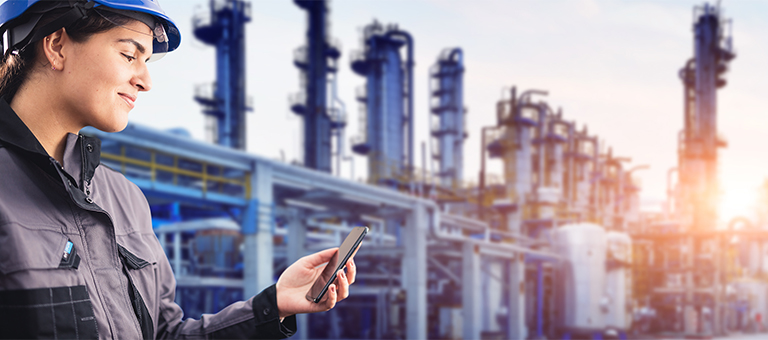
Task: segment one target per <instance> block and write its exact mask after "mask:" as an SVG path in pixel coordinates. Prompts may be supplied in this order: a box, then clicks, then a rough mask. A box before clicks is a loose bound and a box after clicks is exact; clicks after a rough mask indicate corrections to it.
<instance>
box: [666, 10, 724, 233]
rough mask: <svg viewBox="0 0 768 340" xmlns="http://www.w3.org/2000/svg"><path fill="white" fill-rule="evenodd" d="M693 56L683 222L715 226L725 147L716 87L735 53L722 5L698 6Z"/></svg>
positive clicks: (683, 160) (683, 145)
mask: <svg viewBox="0 0 768 340" xmlns="http://www.w3.org/2000/svg"><path fill="white" fill-rule="evenodd" d="M695 14H696V17H697V19H696V22H695V23H694V27H693V31H694V35H695V36H694V57H693V58H692V59H690V60H689V61H688V62H687V63H686V65H685V67H684V68H683V69H682V70H680V78H681V80H682V81H683V86H684V100H685V127H684V130H683V132H682V133H681V135H680V141H679V143H680V148H679V153H680V154H679V178H680V189H679V190H680V191H679V193H680V195H681V196H682V197H680V199H678V205H679V206H678V209H679V210H678V211H679V212H680V213H681V214H682V215H683V216H684V218H686V221H684V224H688V225H691V226H692V227H693V228H696V229H698V230H713V229H714V228H715V224H716V222H717V201H718V190H719V189H718V185H717V149H718V148H719V147H724V146H726V143H725V141H724V140H722V139H720V138H719V136H718V134H717V89H719V88H722V87H724V86H725V84H726V81H725V79H723V78H722V76H723V75H724V73H725V72H726V71H727V70H728V63H729V62H730V61H731V60H732V59H733V58H734V57H735V56H736V55H735V54H734V52H733V49H732V46H731V36H730V34H728V33H727V32H726V29H727V28H728V27H729V26H730V25H729V24H730V22H729V21H725V20H723V19H722V18H721V17H720V10H719V8H716V7H712V6H710V5H708V4H705V5H704V6H703V7H697V8H696V9H695Z"/></svg>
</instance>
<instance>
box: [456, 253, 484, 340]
mask: <svg viewBox="0 0 768 340" xmlns="http://www.w3.org/2000/svg"><path fill="white" fill-rule="evenodd" d="M462 257H463V259H462V264H461V275H462V276H461V305H462V313H463V319H462V322H461V327H462V334H463V336H464V339H480V332H481V331H482V327H481V326H482V324H483V320H482V317H481V313H482V310H481V306H482V291H483V290H482V288H481V282H480V276H481V273H480V265H481V264H480V249H479V247H478V246H477V245H475V244H472V243H470V242H465V243H464V246H463V248H462Z"/></svg>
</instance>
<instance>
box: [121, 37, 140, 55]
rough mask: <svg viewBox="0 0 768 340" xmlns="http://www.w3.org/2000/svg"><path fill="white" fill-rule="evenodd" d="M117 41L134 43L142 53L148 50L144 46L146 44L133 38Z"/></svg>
mask: <svg viewBox="0 0 768 340" xmlns="http://www.w3.org/2000/svg"><path fill="white" fill-rule="evenodd" d="M117 42H121V43H129V44H133V45H134V46H136V49H137V50H139V52H140V53H144V51H146V50H147V49H145V48H144V45H142V44H141V43H139V42H138V41H136V40H133V39H119V40H118V41H117Z"/></svg>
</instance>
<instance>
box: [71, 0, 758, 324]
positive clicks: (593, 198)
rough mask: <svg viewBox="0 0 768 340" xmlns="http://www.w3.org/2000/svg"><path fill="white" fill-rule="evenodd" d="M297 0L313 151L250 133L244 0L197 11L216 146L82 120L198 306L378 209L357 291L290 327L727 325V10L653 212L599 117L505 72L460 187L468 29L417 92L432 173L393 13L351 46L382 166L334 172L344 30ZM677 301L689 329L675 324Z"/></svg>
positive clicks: (249, 286) (371, 143) (213, 307)
mask: <svg viewBox="0 0 768 340" xmlns="http://www.w3.org/2000/svg"><path fill="white" fill-rule="evenodd" d="M295 4H296V5H297V6H298V8H300V9H302V10H305V11H306V13H307V27H308V28H307V35H306V37H307V43H306V45H305V46H303V47H300V48H299V49H297V50H296V51H295V59H294V61H293V62H294V64H295V65H296V67H297V68H298V69H299V70H300V75H301V86H302V89H301V91H300V92H299V93H298V94H294V95H292V96H290V103H289V105H290V109H291V110H292V111H293V112H295V113H296V114H298V115H300V116H301V117H302V118H303V124H304V125H303V126H304V134H303V138H304V140H303V145H304V161H303V167H302V166H296V165H290V164H285V163H283V162H279V161H275V160H270V159H266V158H264V157H260V156H258V155H254V154H251V153H247V152H245V151H244V150H243V149H244V145H245V136H246V131H245V112H246V111H248V110H249V108H250V106H251V105H250V103H249V100H248V99H247V97H246V95H245V93H246V91H245V81H244V78H243V77H244V76H243V74H244V72H242V70H243V68H244V60H245V36H244V33H243V32H244V25H245V24H246V23H247V22H248V21H249V20H250V17H251V16H250V6H249V3H248V2H245V1H243V0H211V1H210V3H209V5H210V13H208V14H205V15H203V16H198V17H196V19H195V21H194V23H195V35H196V37H197V38H198V39H200V40H202V41H203V42H205V43H207V44H210V45H213V46H215V47H216V51H217V53H216V56H217V59H216V60H217V62H216V67H217V73H216V74H217V79H216V82H215V83H214V86H212V87H211V86H205V87H200V88H199V90H198V92H196V93H195V99H196V100H197V101H198V102H200V103H201V104H203V106H204V110H203V112H204V113H205V114H206V115H209V116H210V117H213V119H212V123H211V124H212V125H211V127H212V130H211V131H212V137H213V138H212V141H213V142H214V144H211V143H206V142H202V141H197V140H193V139H191V138H189V137H188V136H185V135H183V134H178V133H173V132H167V131H159V130H155V129H152V128H149V127H143V126H139V125H136V124H129V126H128V128H127V129H126V130H125V131H123V132H121V133H117V134H107V133H103V132H99V131H97V130H94V129H86V130H84V131H83V133H85V134H89V135H96V136H98V137H100V138H101V139H102V140H103V146H102V159H103V160H104V163H105V164H106V165H108V166H110V167H112V168H114V169H117V170H119V171H121V172H122V173H123V174H125V175H126V177H128V178H129V179H130V180H132V181H133V182H134V183H136V184H137V185H138V186H139V187H140V188H141V189H142V191H143V192H144V193H145V195H146V196H147V198H148V200H149V203H150V206H151V209H152V214H153V225H154V226H155V231H156V234H157V235H158V237H159V239H160V243H161V244H162V245H163V247H164V249H165V250H166V253H167V255H168V257H169V260H170V262H171V264H172V267H173V269H174V273H175V275H176V279H177V285H178V286H177V295H176V301H177V302H178V303H179V304H180V305H181V306H182V308H183V309H184V311H185V313H186V316H187V317H199V316H200V315H201V314H202V313H211V312H216V311H218V310H220V309H222V308H223V307H225V306H226V305H228V304H229V303H232V302H234V301H238V300H241V299H243V298H247V297H248V296H251V295H254V294H255V293H258V292H259V291H260V290H261V289H263V288H264V287H267V286H269V285H270V284H272V283H274V282H275V280H276V278H277V277H278V276H279V274H280V273H281V272H282V270H284V269H285V268H286V267H287V266H288V265H289V264H291V263H293V262H294V261H296V260H297V259H298V258H300V257H302V256H304V255H306V254H308V253H310V252H315V251H318V250H321V249H325V248H329V247H335V246H338V245H339V244H340V242H341V240H342V239H343V237H344V236H345V235H346V233H348V232H349V231H350V230H351V228H352V227H354V226H357V225H366V226H369V227H370V228H371V233H370V234H369V235H368V237H367V238H366V240H365V242H364V244H363V247H362V248H361V250H360V252H359V253H358V254H357V255H356V258H355V261H356V263H357V264H358V268H364V269H361V270H360V271H359V272H358V274H357V282H356V283H355V287H354V294H352V295H351V296H350V297H349V298H348V299H347V300H345V301H344V303H341V304H339V305H337V306H336V308H334V309H333V310H332V311H330V312H327V313H320V314H312V315H300V316H299V317H298V323H299V325H298V328H299V332H298V334H296V335H295V336H294V337H295V338H298V339H307V338H315V339H317V338H327V339H338V338H371V339H399V338H404V339H427V338H449V339H458V338H464V339H481V338H493V339H496V338H499V339H500V338H507V339H524V338H537V339H539V338H574V337H577V338H584V337H594V338H602V337H603V334H606V332H609V333H610V332H613V333H614V334H617V335H618V336H620V337H622V336H626V334H627V333H628V332H630V331H631V330H633V329H635V330H636V329H637V326H638V324H635V325H634V328H633V320H640V319H637V318H636V312H637V311H638V310H639V308H640V307H643V308H648V309H653V310H654V311H655V313H657V315H658V316H659V318H658V319H657V321H655V323H652V325H651V326H649V327H645V328H643V329H642V331H643V332H652V331H658V332H662V331H668V332H687V333H690V334H694V333H707V332H710V333H712V332H719V331H723V330H724V328H723V327H724V326H723V325H725V322H724V321H723V320H724V318H726V317H727V316H728V315H729V314H728V313H729V312H728V308H730V307H729V305H728V301H729V300H728V297H727V296H726V295H725V294H724V287H725V284H726V283H727V282H730V281H729V280H731V276H729V275H730V272H728V261H727V260H720V258H719V257H716V256H709V257H707V256H706V254H710V255H711V254H715V253H717V252H718V251H724V248H722V247H727V245H724V244H723V243H722V240H723V238H722V237H721V236H722V235H721V234H719V233H718V232H716V231H715V230H714V225H713V224H712V223H711V221H713V218H714V217H715V216H716V215H714V214H715V212H716V210H715V208H714V203H713V202H714V201H713V197H715V194H714V193H715V192H716V191H717V187H716V180H715V173H716V160H717V151H716V150H717V148H718V147H720V146H722V145H723V144H724V143H723V141H722V139H720V138H719V137H718V135H717V129H716V120H715V117H716V114H715V112H716V109H715V103H716V101H715V98H716V90H717V89H718V88H720V87H722V86H724V85H725V82H724V80H722V79H723V78H722V74H723V72H725V70H727V64H728V62H729V61H730V60H731V59H733V58H734V53H733V49H732V47H731V46H730V37H729V36H727V35H725V28H724V27H723V25H724V20H723V19H722V18H721V17H720V12H719V9H717V8H713V7H710V6H704V7H701V8H699V9H697V12H696V18H697V19H696V23H695V26H694V27H695V33H696V36H695V41H696V49H695V51H696V55H695V57H694V59H692V60H691V61H689V62H688V63H687V64H686V66H685V68H684V69H683V70H682V71H681V73H680V76H681V78H682V80H683V84H684V89H685V90H684V93H685V96H684V99H685V103H686V111H685V129H684V130H683V132H681V134H680V146H679V150H680V164H679V166H678V169H679V170H678V172H679V178H680V180H679V182H678V185H677V187H676V189H674V190H671V191H672V193H673V197H674V203H675V204H674V209H670V211H669V213H668V214H667V215H666V216H662V217H661V218H657V219H655V220H652V219H649V218H647V217H643V216H641V214H640V212H639V196H638V195H639V191H640V188H639V186H638V184H637V181H636V180H635V178H634V177H633V176H632V175H633V171H635V170H638V169H641V168H642V166H640V167H630V166H629V165H628V163H629V162H630V159H629V158H625V157H618V156H617V155H615V154H614V153H613V151H612V149H611V148H610V147H608V145H606V144H605V143H604V141H603V139H601V138H599V136H598V135H597V134H596V133H599V131H589V130H588V129H587V127H586V124H585V123H587V122H576V121H574V120H572V119H569V118H568V116H567V115H566V114H565V113H564V112H563V110H561V109H556V110H555V109H553V106H554V105H551V104H550V103H549V102H548V100H547V98H549V97H547V96H548V93H547V92H546V91H543V90H525V91H518V89H517V87H516V86H512V87H511V88H509V90H508V91H507V92H505V94H504V96H503V97H502V98H501V99H500V100H499V101H498V103H497V111H496V112H495V114H496V124H495V125H493V126H488V127H485V128H483V129H482V130H481V131H478V132H477V133H479V135H480V136H481V137H482V141H483V142H482V145H481V147H482V158H481V163H482V164H483V170H482V171H481V173H480V176H479V178H478V182H477V184H474V185H466V184H465V183H466V182H465V179H466V174H465V173H464V171H463V164H464V162H465V157H464V153H463V147H464V140H465V138H466V137H467V135H468V134H469V133H470V131H468V130H467V123H466V120H467V117H468V115H467V113H468V110H467V108H466V107H465V105H464V99H463V93H464V82H463V75H464V72H465V64H464V52H463V51H462V49H461V48H449V49H445V50H444V52H443V53H441V54H440V55H439V56H438V57H437V61H436V63H435V64H434V66H433V67H432V68H431V69H430V73H429V77H430V79H429V80H430V91H429V93H425V94H423V95H425V96H429V99H430V101H429V102H430V106H429V108H428V111H427V110H424V114H427V115H429V117H430V127H429V128H430V142H429V144H430V149H431V152H430V153H429V155H430V156H431V157H432V159H431V161H432V162H434V164H435V167H434V168H435V169H434V170H433V171H432V173H429V174H419V172H426V171H427V170H426V169H421V170H419V171H417V169H416V168H415V167H414V147H415V145H414V144H415V143H414V117H415V115H416V114H417V113H416V111H417V109H416V108H415V107H414V97H415V95H416V94H415V93H414V89H413V88H414V78H415V77H416V76H417V75H415V74H414V71H413V69H414V63H415V61H414V48H415V45H416V38H415V37H413V36H411V35H410V34H409V33H408V32H407V31H405V30H403V29H401V28H399V27H397V26H396V25H383V24H380V23H378V22H373V23H371V24H369V25H367V26H365V28H364V30H363V37H362V38H363V39H362V43H363V46H361V50H359V51H356V52H354V53H352V54H351V58H350V61H351V64H350V66H351V69H352V71H354V73H356V74H357V75H359V76H361V77H363V78H364V85H363V86H362V87H360V88H359V89H358V91H357V99H358V103H357V105H359V107H360V111H359V112H360V116H359V117H357V118H358V119H359V120H360V122H361V124H360V131H359V132H358V135H357V136H355V137H354V138H353V140H352V143H351V149H352V150H353V151H354V152H355V153H357V154H359V155H364V156H365V157H367V160H368V171H369V173H368V177H367V178H368V182H367V183H361V182H356V181H350V180H346V179H343V178H341V177H340V176H335V175H334V174H333V173H332V172H333V169H334V167H333V166H332V164H333V161H334V158H333V157H334V155H335V156H336V159H335V160H336V161H337V163H336V164H337V165H336V167H335V169H339V167H340V162H341V161H342V160H343V159H344V157H345V156H343V155H344V154H345V153H346V150H344V142H345V138H346V137H345V132H344V129H345V127H346V112H345V106H344V103H343V102H341V101H340V100H339V99H338V97H337V95H336V86H337V84H336V74H337V73H338V72H341V70H342V69H343V68H341V67H340V66H339V65H338V59H339V57H340V55H341V51H340V47H339V46H340V44H338V43H337V42H335V41H334V40H333V39H331V38H330V33H331V32H330V25H329V24H328V23H329V20H330V19H329V13H330V12H329V8H328V3H327V2H326V1H319V0H318V1H306V0H295ZM502 85H511V84H499V86H500V87H501V86H502ZM206 89H208V90H206ZM206 91H207V92H206ZM334 140H335V142H334ZM334 146H336V148H337V150H336V151H335V152H334V150H333V148H334ZM492 161H499V162H501V163H502V164H503V169H504V173H503V176H502V178H500V179H495V178H493V177H492V176H490V175H488V174H486V173H485V168H486V166H485V164H486V163H487V162H492ZM414 188H418V189H414ZM746 232H749V231H744V233H746ZM753 233H754V234H755V235H758V234H759V233H757V232H753ZM760 235H762V234H760ZM718 240H719V241H718ZM718 242H720V243H718ZM718 247H720V248H718ZM660 266H661V267H660ZM658 268H663V269H662V270H660V269H658ZM711 269H714V270H711ZM675 275H677V276H675ZM675 278H676V279H677V280H678V281H674V280H675ZM675 282H678V283H679V284H677V285H675V284H674V283H675ZM745 285H746V284H745ZM762 287H763V288H761V289H765V286H762ZM766 306H768V304H766ZM766 306H764V307H766ZM676 307H680V308H683V309H684V310H685V312H684V313H683V314H684V315H683V314H681V313H679V312H676V309H675V308H676ZM705 307H706V309H707V310H709V312H708V313H709V314H711V315H712V320H711V321H708V320H707V319H706V318H705V317H704V316H702V315H704V314H706V313H705ZM709 314H708V315H709ZM680 318H683V319H684V321H685V322H678V324H685V329H677V328H675V327H676V326H674V324H675V321H674V320H677V319H680ZM695 318H698V320H699V322H698V324H697V323H696V322H694V321H693V320H694V319H695ZM683 319H680V320H683ZM641 321H642V320H641ZM642 322H644V321H642ZM345 325H347V326H345ZM348 325H356V326H355V327H348ZM694 326H695V327H694ZM707 327H710V328H707ZM678 328H679V327H678Z"/></svg>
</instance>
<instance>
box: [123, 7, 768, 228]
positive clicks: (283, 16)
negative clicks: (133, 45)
mask: <svg viewBox="0 0 768 340" xmlns="http://www.w3.org/2000/svg"><path fill="white" fill-rule="evenodd" d="M161 3H162V7H163V9H164V10H165V11H166V13H167V14H168V15H169V16H170V17H171V18H173V19H174V20H175V22H176V24H177V26H178V27H179V29H180V31H181V34H182V43H181V46H180V47H179V49H178V50H177V51H175V52H173V53H170V54H168V55H167V56H166V57H165V58H163V59H162V60H160V61H158V62H156V63H152V64H150V72H151V74H152V78H153V89H152V90H151V91H150V92H148V93H142V94H141V95H140V96H139V100H138V101H137V102H136V108H135V109H134V110H133V111H132V112H131V115H130V117H129V119H130V120H131V121H132V122H134V123H139V124H144V125H150V126H153V127H156V128H161V129H170V128H176V127H183V128H185V129H187V130H188V131H189V132H190V133H191V134H192V136H193V137H194V138H197V139H204V138H205V136H206V134H205V129H204V127H205V120H204V117H203V114H202V113H201V108H200V106H199V105H198V104H197V103H196V102H195V101H194V100H193V93H194V87H195V85H197V84H205V83H210V82H212V81H213V80H214V78H215V55H214V53H215V50H214V49H213V47H211V46H207V45H205V44H203V43H202V42H200V41H198V40H197V39H195V38H194V35H193V34H192V18H193V16H194V15H196V14H197V13H204V12H206V11H207V10H208V9H207V7H206V6H207V3H208V2H207V1H203V0H184V1H181V0H163V1H162V2H161ZM703 3H704V2H702V1H693V0H665V1H635V0H625V1H617V0H572V1H566V0H543V1H532V0H531V1H526V0H523V1H495V0H479V1H468V0H386V1H385V0H335V1H332V2H331V4H330V8H331V10H330V19H331V35H332V36H333V37H335V38H337V39H338V40H339V41H340V42H341V44H342V57H341V59H340V61H339V65H340V71H339V75H338V91H339V95H340V97H341V99H342V100H343V101H344V102H345V103H346V107H347V120H348V125H347V138H348V139H349V138H351V137H353V136H355V135H357V134H358V124H357V118H358V117H357V112H358V105H357V102H356V101H355V99H354V96H355V88H357V87H358V86H361V85H363V84H364V79H363V78H362V77H360V76H357V75H355V74H354V73H353V72H352V70H351V68H350V67H349V56H350V54H351V51H353V50H358V49H360V48H361V42H360V36H361V30H362V27H364V26H365V25H367V24H370V23H371V22H372V21H373V20H378V21H379V22H381V23H383V24H390V23H392V24H397V25H398V26H399V27H400V29H402V30H405V31H408V32H409V33H411V35H412V36H413V37H414V40H415V59H416V67H415V71H414V74H415V76H416V79H415V90H414V93H415V102H414V103H415V119H416V123H415V131H416V138H415V139H416V142H417V144H416V145H417V151H416V154H415V155H416V159H417V160H419V159H421V154H420V147H419V146H420V145H421V142H422V141H427V139H428V137H429V126H428V115H429V108H428V105H429V102H428V99H429V95H428V83H427V81H428V71H429V67H431V66H432V65H433V64H434V63H435V61H436V60H437V57H438V55H439V54H440V52H441V51H442V50H443V49H446V48H453V47H461V48H462V50H463V52H464V61H465V69H466V71H465V78H464V89H465V90H464V92H465V98H464V103H465V106H466V107H467V109H468V117H467V121H468V126H467V129H468V133H469V138H468V139H467V140H466V143H465V146H464V153H465V156H464V159H465V166H464V174H465V180H467V181H476V178H477V173H478V171H479V168H480V166H479V165H480V158H479V157H480V140H479V135H480V129H481V127H483V126H489V125H493V124H495V108H496V102H497V101H498V100H499V99H500V98H501V95H502V91H503V90H504V89H508V88H509V87H511V86H516V87H517V89H518V93H520V91H522V90H526V89H539V90H545V91H548V93H549V94H548V96H547V97H546V101H547V102H548V103H549V105H550V106H551V107H553V108H558V107H559V108H562V110H563V114H564V117H565V119H567V120H571V121H576V122H577V124H578V126H579V127H581V126H584V125H586V126H588V129H589V132H590V133H591V134H596V135H598V136H599V137H600V138H601V140H602V141H604V143H605V144H606V145H607V146H609V147H611V148H612V150H613V153H614V155H617V156H624V157H629V158H631V160H632V161H631V163H630V164H628V165H627V166H628V167H634V166H639V165H648V166H650V168H649V169H647V170H639V171H637V172H635V173H634V174H635V175H636V177H638V178H639V179H640V181H641V183H642V187H643V190H642V192H641V198H642V200H643V202H644V207H645V208H647V209H656V210H658V209H659V207H660V204H661V202H662V201H663V200H664V199H665V197H666V185H667V184H666V181H667V179H666V177H667V171H668V170H669V169H670V168H672V167H675V166H676V165H677V133H678V131H680V130H681V129H682V127H683V88H682V83H681V81H680V79H679V78H678V71H679V70H680V69H681V68H682V67H683V65H684V63H685V61H686V60H688V59H689V58H691V57H692V56H693V32H692V27H693V8H694V6H700V5H702V4H703ZM721 6H722V8H723V13H724V16H725V17H726V18H731V19H733V44H734V46H735V50H736V53H737V57H736V59H734V60H733V61H732V62H731V65H730V70H729V74H728V75H727V77H726V78H727V80H728V85H727V86H726V87H725V88H723V89H721V90H720V91H719V92H718V124H719V127H718V129H719V133H720V134H721V135H722V136H724V137H725V139H726V140H727V141H728V147H727V148H726V149H721V151H720V165H719V166H720V184H721V187H722V194H723V196H722V204H721V211H720V214H721V218H722V219H723V220H724V221H727V220H729V219H730V218H732V217H734V216H738V215H747V216H751V214H752V211H753V209H754V207H755V205H756V199H757V197H758V194H757V190H758V187H759V186H760V184H761V183H762V182H763V181H764V180H765V178H768V157H766V156H764V152H763V149H764V145H765V144H766V143H765V142H766V137H765V136H764V135H763V131H765V130H766V128H768V116H766V115H765V112H766V110H768V95H766V94H765V93H764V92H765V91H766V89H768V34H767V33H768V20H765V18H766V16H768V1H757V0H754V1H750V0H739V1H733V0H732V1H727V0H726V1H722V2H721ZM251 7H252V20H251V22H250V23H249V24H248V25H247V32H246V39H247V52H246V53H247V62H246V70H245V72H246V74H247V90H246V91H247V93H248V95H250V96H252V97H253V103H254V108H255V109H254V112H253V113H251V114H249V115H248V118H247V119H248V123H247V124H248V125H247V129H248V135H247V139H248V144H247V150H248V151H249V152H252V153H255V154H259V155H262V156H266V157H268V158H273V159H282V160H285V161H292V160H296V159H301V157H302V156H301V150H300V138H299V135H300V133H301V125H302V123H301V120H300V119H299V117H298V116H296V115H295V114H293V113H292V112H291V111H290V110H289V106H288V96H289V94H291V93H295V92H298V91H299V90H300V88H299V70H298V69H297V68H296V67H295V66H294V65H293V51H294V49H295V48H297V47H299V46H301V45H304V44H305V43H306V42H305V35H306V12H304V11H303V10H301V9H300V8H299V7H298V6H296V5H295V4H294V3H293V2H292V1H287V0H258V1H251ZM347 145H349V142H347ZM347 152H348V153H349V154H351V151H350V150H348V151H347ZM354 163H355V164H354V172H355V173H354V178H355V179H359V178H361V177H364V176H365V172H366V168H365V166H366V165H365V160H364V159H363V158H362V157H357V156H356V157H354ZM489 164H490V171H492V172H495V173H497V174H500V173H501V169H502V168H501V164H500V161H498V160H494V161H491V162H490V163H489ZM417 166H421V164H417ZM341 176H342V177H346V178H352V174H351V167H350V165H349V164H344V165H342V172H341Z"/></svg>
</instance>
